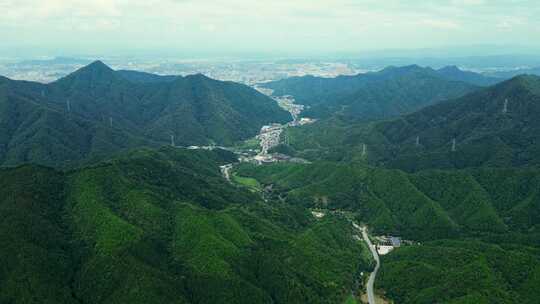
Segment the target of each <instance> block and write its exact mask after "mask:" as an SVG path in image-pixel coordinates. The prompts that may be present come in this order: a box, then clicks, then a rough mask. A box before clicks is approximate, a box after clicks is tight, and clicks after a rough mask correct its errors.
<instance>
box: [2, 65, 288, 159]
mask: <svg viewBox="0 0 540 304" xmlns="http://www.w3.org/2000/svg"><path fill="white" fill-rule="evenodd" d="M127 74H129V75H131V76H128V77H126V76H125V75H126V72H116V71H114V70H112V69H111V68H109V67H108V66H106V65H105V64H103V63H102V62H100V61H96V62H94V63H92V64H90V65H88V66H86V67H83V68H81V69H80V70H78V71H75V72H74V73H72V74H70V75H68V76H66V77H64V78H62V79H59V80H58V81H56V82H53V83H51V84H40V83H33V82H26V81H14V80H10V79H7V78H2V79H1V80H0V117H3V118H2V119H0V128H2V131H3V132H2V136H1V138H0V164H4V165H15V164H19V163H24V162H36V163H41V164H46V165H54V166H56V165H68V164H69V163H68V162H80V161H82V160H84V159H86V158H89V157H94V156H96V155H105V154H110V153H111V152H115V151H118V150H121V149H125V148H131V147H138V146H142V145H148V146H153V145H161V144H164V143H171V139H173V140H174V142H175V144H177V145H192V144H199V145H203V144H212V143H215V144H221V145H230V144H232V143H233V142H236V141H239V140H243V139H247V138H249V137H252V136H255V135H256V134H257V133H258V131H259V130H260V128H261V127H262V126H263V125H265V124H268V123H273V122H278V123H279V122H281V123H284V122H287V121H288V120H290V119H291V118H290V114H289V113H288V112H286V111H284V110H282V109H281V108H280V107H279V106H278V105H277V104H276V102H275V101H273V100H272V99H270V98H268V97H266V96H264V95H262V94H260V93H258V92H257V91H255V90H254V89H251V88H249V87H247V86H245V85H241V84H237V83H233V82H221V81H217V80H213V79H210V78H207V77H205V76H203V75H192V76H187V77H174V79H171V78H168V77H165V76H157V75H153V76H150V75H148V74H138V73H137V72H128V73H127ZM135 74H136V76H134V75H135ZM130 77H131V78H130ZM134 77H136V78H137V77H138V78H137V79H138V80H133V78H134ZM161 77H165V78H164V80H160V79H162V78H161ZM150 78H151V80H149V79H150ZM130 79H131V80H130ZM141 79H142V80H141ZM50 143H53V144H52V145H51V144H50Z"/></svg>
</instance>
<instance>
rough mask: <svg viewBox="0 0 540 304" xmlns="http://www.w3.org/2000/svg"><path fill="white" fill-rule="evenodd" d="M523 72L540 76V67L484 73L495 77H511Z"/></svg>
mask: <svg viewBox="0 0 540 304" xmlns="http://www.w3.org/2000/svg"><path fill="white" fill-rule="evenodd" d="M523 74H530V75H537V76H540V67H532V68H518V69H513V70H504V71H493V72H485V73H484V75H486V76H488V77H493V78H500V79H509V78H513V77H516V76H519V75H523Z"/></svg>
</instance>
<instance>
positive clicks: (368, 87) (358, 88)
mask: <svg viewBox="0 0 540 304" xmlns="http://www.w3.org/2000/svg"><path fill="white" fill-rule="evenodd" d="M462 76H463V75H456V73H448V71H446V72H445V70H441V71H440V72H439V71H435V70H433V69H431V68H421V67H419V66H414V65H413V66H405V67H388V68H386V69H384V70H382V71H379V72H372V73H366V74H359V75H356V76H339V77H336V78H319V77H313V76H305V77H293V78H287V79H283V80H278V81H275V82H270V83H266V84H264V86H265V87H267V88H270V89H273V90H274V94H275V95H277V96H280V95H292V96H294V97H295V99H296V100H297V102H298V103H300V104H306V105H309V106H310V108H309V109H308V110H306V111H305V112H304V113H302V115H305V116H308V117H317V118H328V117H331V116H333V115H335V114H340V115H345V116H348V117H352V118H355V119H360V120H363V121H366V120H374V119H382V118H390V117H396V116H399V115H401V114H404V113H410V112H412V111H415V110H418V109H420V108H422V107H424V106H427V105H430V104H434V103H437V102H440V101H443V100H446V99H451V98H456V97H460V96H463V95H465V94H466V93H469V92H472V91H474V90H476V89H477V87H476V86H475V85H472V84H469V83H466V82H462V81H461V80H462V79H463V80H468V79H470V78H467V77H462ZM478 76H479V75H478ZM480 77H481V76H480Z"/></svg>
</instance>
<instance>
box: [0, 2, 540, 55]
mask: <svg viewBox="0 0 540 304" xmlns="http://www.w3.org/2000/svg"><path fill="white" fill-rule="evenodd" d="M0 10H1V11H2V12H3V14H2V16H1V17H0V38H1V40H2V44H3V46H4V48H3V50H2V51H1V52H2V53H1V54H2V55H4V56H6V55H13V54H15V55H17V54H18V55H24V54H29V55H71V54H108V55H111V56H113V55H123V54H152V53H155V54H167V55H173V54H179V55H182V54H184V55H185V56H193V55H194V54H200V55H214V56H217V55H233V54H284V55H300V54H304V55H306V56H310V55H320V54H345V53H361V52H368V53H369V52H373V51H375V50H392V49H395V50H407V49H427V50H430V49H441V48H442V49H444V48H449V49H454V50H455V49H459V48H461V49H463V50H465V52H466V51H467V49H470V50H471V53H475V51H474V50H475V49H478V47H477V46H484V48H485V49H486V50H488V51H489V52H490V53H493V54H497V53H505V52H506V53H511V52H515V53H533V52H535V51H537V50H538V49H540V42H539V41H538V39H533V37H540V18H538V15H540V5H539V4H538V2H537V1H527V0H508V1H503V0H492V1H488V0H441V1H395V0H389V1H384V2H383V1H375V0H364V1H360V0H357V1H354V0H274V1H247V0H147V1H141V0H135V1H134V0H130V1H127V0H87V1H83V0H47V1H38V0H17V1H15V0H0ZM485 46H494V47H492V48H489V47H485ZM498 47H500V48H501V50H497V48H498ZM480 49H481V48H480ZM462 53H463V51H462ZM476 53H482V51H480V52H478V51H477V52H476ZM476 53H475V54H473V55H478V54H476ZM462 55H464V54H462Z"/></svg>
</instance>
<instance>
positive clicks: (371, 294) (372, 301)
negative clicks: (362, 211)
mask: <svg viewBox="0 0 540 304" xmlns="http://www.w3.org/2000/svg"><path fill="white" fill-rule="evenodd" d="M360 229H361V230H362V237H363V238H364V241H366V243H367V245H368V247H369V249H370V250H371V254H373V258H374V259H375V262H376V263H377V264H376V265H375V269H374V270H373V272H372V273H371V274H370V275H369V279H368V282H367V285H366V290H367V295H368V301H369V304H375V292H374V291H373V285H374V284H375V278H376V277H377V272H378V271H379V267H380V266H381V262H380V260H379V255H378V254H377V250H376V249H375V246H374V245H373V244H372V243H371V240H370V239H369V237H368V234H367V228H366V227H362V228H360Z"/></svg>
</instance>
